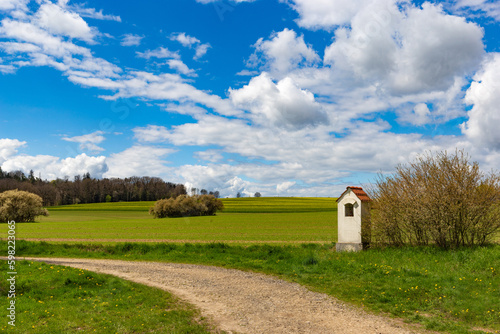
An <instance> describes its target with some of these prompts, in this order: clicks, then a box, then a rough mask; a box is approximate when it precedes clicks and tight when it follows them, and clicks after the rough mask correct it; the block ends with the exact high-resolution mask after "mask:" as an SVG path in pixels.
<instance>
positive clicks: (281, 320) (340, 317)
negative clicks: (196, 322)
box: [26, 258, 417, 334]
mask: <svg viewBox="0 0 500 334" xmlns="http://www.w3.org/2000/svg"><path fill="white" fill-rule="evenodd" d="M26 260H36V261H43V262H46V263H51V264H58V265H64V266H70V267H74V268H81V269H85V270H90V271H95V272H99V273H106V274H111V275H115V276H118V277H121V278H124V279H127V280H130V281H134V282H137V283H142V284H145V285H149V286H153V287H157V288H160V289H163V290H166V291H169V292H171V293H172V294H174V295H176V296H178V297H179V298H181V299H183V300H185V301H187V302H189V303H190V304H192V305H194V306H196V307H197V308H198V309H200V310H201V313H202V315H204V316H205V317H208V318H209V319H211V321H212V322H213V323H214V324H215V325H216V326H217V327H218V328H219V329H222V330H224V331H226V332H228V333H265V334H271V333H307V334H316V333H318V334H327V333H342V334H348V333H353V334H359V333H362V334H371V333H373V334H375V333H377V334H378V333H383V334H389V333H391V334H392V333H417V332H415V331H412V330H409V329H407V328H404V327H402V326H403V325H402V324H400V323H398V322H396V321H394V320H391V319H387V318H384V317H380V316H374V315H371V314H367V313H366V312H364V311H363V310H360V309H358V308H354V307H350V306H347V305H345V304H343V303H342V302H340V301H338V300H336V299H334V298H332V297H330V296H327V295H325V294H321V293H316V292H311V291H309V290H307V289H306V288H304V287H303V286H301V285H299V284H295V283H290V282H286V281H283V280H280V279H277V278H274V277H270V276H266V275H262V274H256V273H250V272H244V271H239V270H232V269H224V268H219V267H209V266H201V265H188V264H171V263H159V262H132V261H119V260H95V259H62V258H50V259H49V258H26Z"/></svg>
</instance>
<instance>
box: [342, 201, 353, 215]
mask: <svg viewBox="0 0 500 334" xmlns="http://www.w3.org/2000/svg"><path fill="white" fill-rule="evenodd" d="M344 212H345V216H346V217H354V205H352V204H351V203H347V204H346V205H345V206H344Z"/></svg>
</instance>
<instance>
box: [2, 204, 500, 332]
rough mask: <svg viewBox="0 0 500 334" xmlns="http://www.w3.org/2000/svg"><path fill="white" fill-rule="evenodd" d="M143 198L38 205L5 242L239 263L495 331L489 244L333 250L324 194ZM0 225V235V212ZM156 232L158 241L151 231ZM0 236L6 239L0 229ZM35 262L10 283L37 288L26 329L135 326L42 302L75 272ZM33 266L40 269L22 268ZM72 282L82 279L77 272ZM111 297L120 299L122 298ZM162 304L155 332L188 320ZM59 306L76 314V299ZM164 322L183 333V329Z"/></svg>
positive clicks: (371, 305)
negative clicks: (217, 207) (168, 202)
mask: <svg viewBox="0 0 500 334" xmlns="http://www.w3.org/2000/svg"><path fill="white" fill-rule="evenodd" d="M152 204H153V203H152V202H135V203H103V204H89V205H71V206H61V207H53V208H49V211H50V214H51V215H50V216H49V217H42V218H41V219H40V221H39V222H37V223H29V224H17V225H16V237H17V238H19V239H22V238H26V239H45V240H50V242H31V241H22V240H19V241H17V243H16V252H17V253H16V254H17V255H18V256H23V255H25V256H39V257H44V256H48V257H50V256H52V257H73V258H79V257H91V258H113V259H124V260H139V261H144V260H148V261H167V262H180V263H199V264H206V265H216V266H224V267H228V268H236V269H242V270H251V271H256V272H263V273H267V274H271V275H275V276H278V277H281V278H283V279H286V280H289V281H294V282H297V283H300V284H303V285H306V286H308V287H309V288H310V289H312V290H315V291H319V292H323V293H327V294H329V295H332V296H335V297H337V298H339V299H341V300H343V301H346V302H348V303H350V304H354V305H358V306H361V307H363V308H366V309H367V310H370V311H373V312H381V313H382V314H385V315H390V316H393V317H398V318H402V319H404V321H406V322H411V323H416V324H419V325H420V326H422V327H423V328H426V329H430V330H434V331H437V332H443V333H456V334H462V333H500V312H499V308H498V300H500V275H498V272H499V268H500V245H490V246H488V247H476V248H464V249H457V250H448V251H444V250H440V249H438V248H435V247H432V246H429V247H408V248H401V249H391V248H387V249H370V250H368V251H363V252H359V253H336V252H335V245H334V243H335V242H336V240H337V212H336V202H335V199H330V198H242V199H224V204H225V206H226V210H225V211H224V212H222V213H219V214H217V216H211V217H192V218H174V219H153V218H152V217H151V216H149V215H148V209H149V207H150V206H151V205H152ZM1 225H2V226H1V228H2V229H3V230H2V231H1V233H2V234H1V235H2V237H3V236H6V231H7V224H1ZM4 240H5V238H4ZM65 240H71V241H69V242H67V241H65ZM138 240H139V241H142V240H147V241H156V242H137V241H138ZM165 240H168V241H169V242H160V241H165ZM0 243H1V244H2V246H1V247H2V248H3V249H7V245H6V241H1V242H0ZM40 267H41V268H43V269H44V271H40V272H38V271H33V268H31V267H30V266H29V264H27V263H23V264H21V267H20V269H21V270H22V271H23V272H24V273H25V274H20V275H19V276H20V278H22V279H26V280H27V282H26V283H25V284H24V283H23V284H20V285H19V286H20V289H26V290H20V291H26V292H25V295H26V296H38V297H40V299H39V300H31V299H30V298H29V297H27V298H28V299H30V300H27V301H26V302H25V305H27V307H28V308H29V311H28V312H29V313H30V314H29V315H26V318H25V321H26V322H25V323H24V324H25V325H26V323H28V324H29V325H30V326H38V327H37V328H38V329H37V330H34V329H35V328H33V330H30V332H33V333H53V332H77V331H79V329H78V328H81V326H82V324H85V323H88V322H90V323H92V322H93V323H92V325H90V328H92V327H94V328H96V327H97V328H102V327H101V326H102V325H103V324H104V322H102V321H104V320H103V319H107V318H109V319H117V320H116V321H114V320H112V321H111V323H114V322H116V323H118V324H120V326H122V327H119V328H118V327H116V326H113V327H110V328H109V332H110V333H111V332H113V333H115V332H124V333H129V332H136V331H138V332H140V329H139V330H138V328H137V327H136V325H137V323H138V322H140V321H141V318H142V316H141V315H138V314H135V315H134V314H130V318H129V321H128V322H127V323H120V322H119V321H118V319H120V318H121V316H123V315H124V314H123V312H125V310H122V309H113V308H105V309H102V310H101V311H100V312H99V313H97V316H96V313H94V312H92V310H87V311H86V312H85V314H83V313H82V317H81V318H80V317H78V316H76V317H72V318H68V317H67V315H66V314H67V313H66V310H62V309H58V308H57V307H54V308H51V310H52V311H49V309H48V308H47V306H48V305H45V304H44V303H45V300H47V299H51V296H58V297H57V298H58V303H59V301H60V302H61V303H66V304H67V306H64V307H65V308H66V307H68V308H69V307H70V306H71V307H78V305H79V304H78V303H72V301H73V300H74V297H73V295H72V293H74V291H73V290H71V289H70V287H68V286H67V285H68V284H66V283H67V282H68V281H67V278H68V277H67V276H68V275H69V277H70V279H71V280H72V281H73V278H71V277H72V276H71V275H73V276H75V275H80V274H81V273H79V272H77V271H71V272H70V271H68V272H67V273H66V272H65V273H64V275H61V277H59V275H54V272H53V268H52V267H48V266H40ZM3 268H4V271H3V272H4V274H5V273H6V269H5V267H3ZM54 268H56V267H54ZM57 270H62V269H61V268H57ZM20 272H21V271H20ZM35 272H36V273H44V274H43V275H31V274H28V273H35ZM82 275H83V274H82ZM85 275H86V276H85V277H87V276H89V277H95V278H96V279H97V278H98V279H99V280H100V282H102V284H108V285H109V287H110V290H109V293H113V291H114V290H113V289H114V288H115V285H116V286H118V285H119V286H123V288H121V289H124V290H122V291H127V292H126V293H127V294H129V295H130V293H133V291H131V290H130V288H128V285H127V284H128V283H126V282H123V281H116V279H115V278H110V277H104V276H99V277H98V276H93V275H94V274H90V273H85ZM59 278H60V280H58V279H59ZM75 278H76V277H75ZM81 283H82V284H83V283H85V279H84V280H81ZM100 284H101V283H100ZM39 286H53V287H54V290H51V291H50V292H48V290H46V289H39V288H38V287H39ZM127 289H128V290H127ZM131 289H132V290H133V289H138V288H136V287H135V286H134V287H132V288H131ZM5 291H6V281H5V280H2V281H1V282H0V293H1V295H2V296H4V295H5ZM99 291H100V290H93V291H92V292H89V293H90V295H91V296H92V301H93V302H94V300H99V301H100V300H101V299H102V298H104V296H103V295H99ZM52 293H53V294H52ZM49 294H50V296H49ZM156 295H157V293H156V292H154V291H152V290H149V289H148V288H144V289H141V290H140V292H138V294H137V296H136V297H134V298H137V299H138V300H143V301H144V303H145V305H148V306H147V307H149V308H151V309H154V307H155V305H158V304H157V303H158V301H157V297H155V296H156ZM77 297H78V296H77ZM25 298H26V297H25ZM42 298H45V299H42ZM114 298H115V300H116V303H115V300H113V301H107V303H109V304H111V303H115V305H121V304H120V303H119V302H121V301H120V298H123V294H116V295H115V296H114ZM40 301H42V302H43V303H40ZM88 302H89V303H90V300H89V301H88ZM103 302H104V301H103ZM73 304H75V305H73ZM23 305H24V304H23ZM92 305H95V304H92ZM98 305H100V304H98ZM141 305H142V304H141ZM151 305H152V306H151ZM96 307H97V306H96ZM115 307H116V306H115ZM123 307H124V308H127V307H128V306H126V304H123ZM165 307H167V306H162V307H161V308H162V309H163V308H165ZM168 307H172V308H175V309H178V310H179V312H180V313H175V314H179V317H177V315H175V316H172V317H170V316H168V317H165V318H163V317H164V316H165V314H167V315H169V313H162V312H157V313H155V315H154V316H155V317H156V318H155V319H153V320H152V321H154V322H156V321H160V320H161V323H160V322H159V323H158V324H159V326H166V327H161V328H158V332H161V331H162V328H169V327H168V326H170V325H169V324H171V323H174V326H177V325H175V323H182V324H183V325H182V326H183V328H191V327H190V326H193V325H194V322H197V320H196V318H197V317H198V316H197V314H196V312H194V311H192V310H189V309H186V308H185V307H184V306H182V305H180V304H179V303H176V302H175V301H174V302H173V304H172V305H171V306H168ZM47 312H49V313H51V314H50V315H49V314H48V313H47ZM71 312H74V314H79V313H78V312H79V311H78V310H75V311H71ZM82 312H83V311H82ZM186 312H187V313H186ZM37 319H42V320H37ZM82 319H83V320H82ZM61 320H67V321H66V322H62V321H61ZM193 321H194V322H193ZM108 323H109V321H108V322H106V324H108ZM111 323H109V324H111ZM50 326H54V327H53V328H52V327H50ZM4 328H6V327H4ZM27 328H30V327H27ZM196 330H200V332H204V331H206V330H207V327H206V326H205V325H203V326H202V328H199V329H196ZM167 331H168V332H172V333H190V332H191V329H189V330H187V329H186V330H179V331H172V330H167Z"/></svg>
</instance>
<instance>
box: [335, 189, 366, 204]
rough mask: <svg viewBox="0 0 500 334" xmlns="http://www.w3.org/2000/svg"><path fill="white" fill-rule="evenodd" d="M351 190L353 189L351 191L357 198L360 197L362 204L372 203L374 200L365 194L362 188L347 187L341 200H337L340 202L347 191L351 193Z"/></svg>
mask: <svg viewBox="0 0 500 334" xmlns="http://www.w3.org/2000/svg"><path fill="white" fill-rule="evenodd" d="M349 189H351V191H352V192H353V193H354V194H355V195H356V196H358V198H359V199H360V200H361V202H371V200H372V199H371V198H370V197H369V196H368V195H367V194H366V193H365V191H364V190H363V188H361V187H347V188H346V190H345V191H344V192H343V193H342V195H340V196H339V198H337V202H338V201H339V199H340V198H342V196H344V194H345V193H346V192H347V191H349Z"/></svg>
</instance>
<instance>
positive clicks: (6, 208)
mask: <svg viewBox="0 0 500 334" xmlns="http://www.w3.org/2000/svg"><path fill="white" fill-rule="evenodd" d="M42 203H43V201H42V198H41V197H40V196H38V195H35V194H33V193H30V192H27V191H20V190H8V191H4V192H3V193H0V222H2V223H6V222H8V221H12V220H13V221H15V222H16V223H21V222H34V221H35V218H36V217H37V216H48V215H49V212H48V211H47V210H46V209H44V208H43V207H42Z"/></svg>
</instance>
